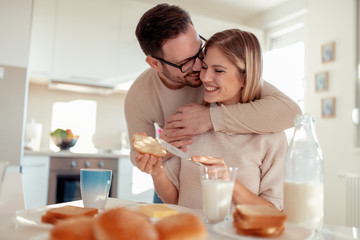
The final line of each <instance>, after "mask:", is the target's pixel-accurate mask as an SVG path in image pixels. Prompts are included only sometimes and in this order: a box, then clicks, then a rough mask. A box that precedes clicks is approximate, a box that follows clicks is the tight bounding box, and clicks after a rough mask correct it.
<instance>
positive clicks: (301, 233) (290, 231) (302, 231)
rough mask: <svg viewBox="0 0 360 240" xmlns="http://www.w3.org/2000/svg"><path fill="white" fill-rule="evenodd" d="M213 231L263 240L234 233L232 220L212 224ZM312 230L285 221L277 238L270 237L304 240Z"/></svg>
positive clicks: (308, 237)
mask: <svg viewBox="0 0 360 240" xmlns="http://www.w3.org/2000/svg"><path fill="white" fill-rule="evenodd" d="M213 230H214V232H216V233H218V234H221V235H224V236H227V237H232V238H234V239H244V240H245V239H249V240H250V239H251V240H253V239H259V240H260V239H261V240H264V238H259V237H250V236H244V235H240V234H237V233H236V230H235V228H234V227H233V223H232V221H227V222H221V223H217V224H215V225H214V226H213ZM313 234H314V232H313V231H312V230H310V229H307V228H304V227H300V226H298V225H296V224H292V223H288V222H286V223H285V231H284V232H283V233H282V234H281V235H280V236H279V237H277V238H271V239H276V240H305V239H311V238H312V236H313Z"/></svg>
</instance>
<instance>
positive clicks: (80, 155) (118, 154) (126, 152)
mask: <svg viewBox="0 0 360 240" xmlns="http://www.w3.org/2000/svg"><path fill="white" fill-rule="evenodd" d="M129 154H130V150H121V151H120V150H118V151H110V152H99V153H74V152H71V151H58V152H54V151H31V150H25V151H24V156H44V157H64V158H68V157H72V158H122V157H129Z"/></svg>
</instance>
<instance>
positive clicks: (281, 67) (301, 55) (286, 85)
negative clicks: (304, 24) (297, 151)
mask: <svg viewBox="0 0 360 240" xmlns="http://www.w3.org/2000/svg"><path fill="white" fill-rule="evenodd" d="M269 42H270V46H269V50H268V51H266V52H264V56H263V57H264V58H263V61H264V67H263V79H265V80H266V81H267V82H269V83H271V84H272V85H274V86H275V87H277V88H278V89H279V90H280V91H282V92H283V93H285V94H286V95H287V96H289V97H290V98H291V99H292V100H294V101H295V102H296V103H297V104H298V105H299V107H300V109H301V110H302V112H304V96H305V90H304V72H305V44H304V41H303V34H302V31H301V30H297V31H292V32H290V33H287V34H284V35H281V36H277V37H275V38H271V39H270V40H269ZM293 132H294V128H290V129H287V130H285V133H286V136H287V139H288V141H290V139H291V137H292V135H293Z"/></svg>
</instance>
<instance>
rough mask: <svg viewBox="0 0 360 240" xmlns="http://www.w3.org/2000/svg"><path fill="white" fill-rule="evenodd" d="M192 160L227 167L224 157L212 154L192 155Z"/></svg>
mask: <svg viewBox="0 0 360 240" xmlns="http://www.w3.org/2000/svg"><path fill="white" fill-rule="evenodd" d="M191 160H193V161H194V162H199V163H202V164H204V165H206V166H218V167H227V165H226V163H225V161H224V159H222V158H216V157H210V156H192V157H191Z"/></svg>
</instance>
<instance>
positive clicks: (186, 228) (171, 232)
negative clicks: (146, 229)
mask: <svg viewBox="0 0 360 240" xmlns="http://www.w3.org/2000/svg"><path fill="white" fill-rule="evenodd" d="M155 227H156V229H157V231H158V233H159V240H205V239H207V229H206V226H205V224H204V222H203V221H202V219H200V218H199V217H197V216H196V215H194V214H190V213H179V214H178V215H172V216H169V217H165V218H163V219H161V220H159V221H158V222H156V223H155Z"/></svg>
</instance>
